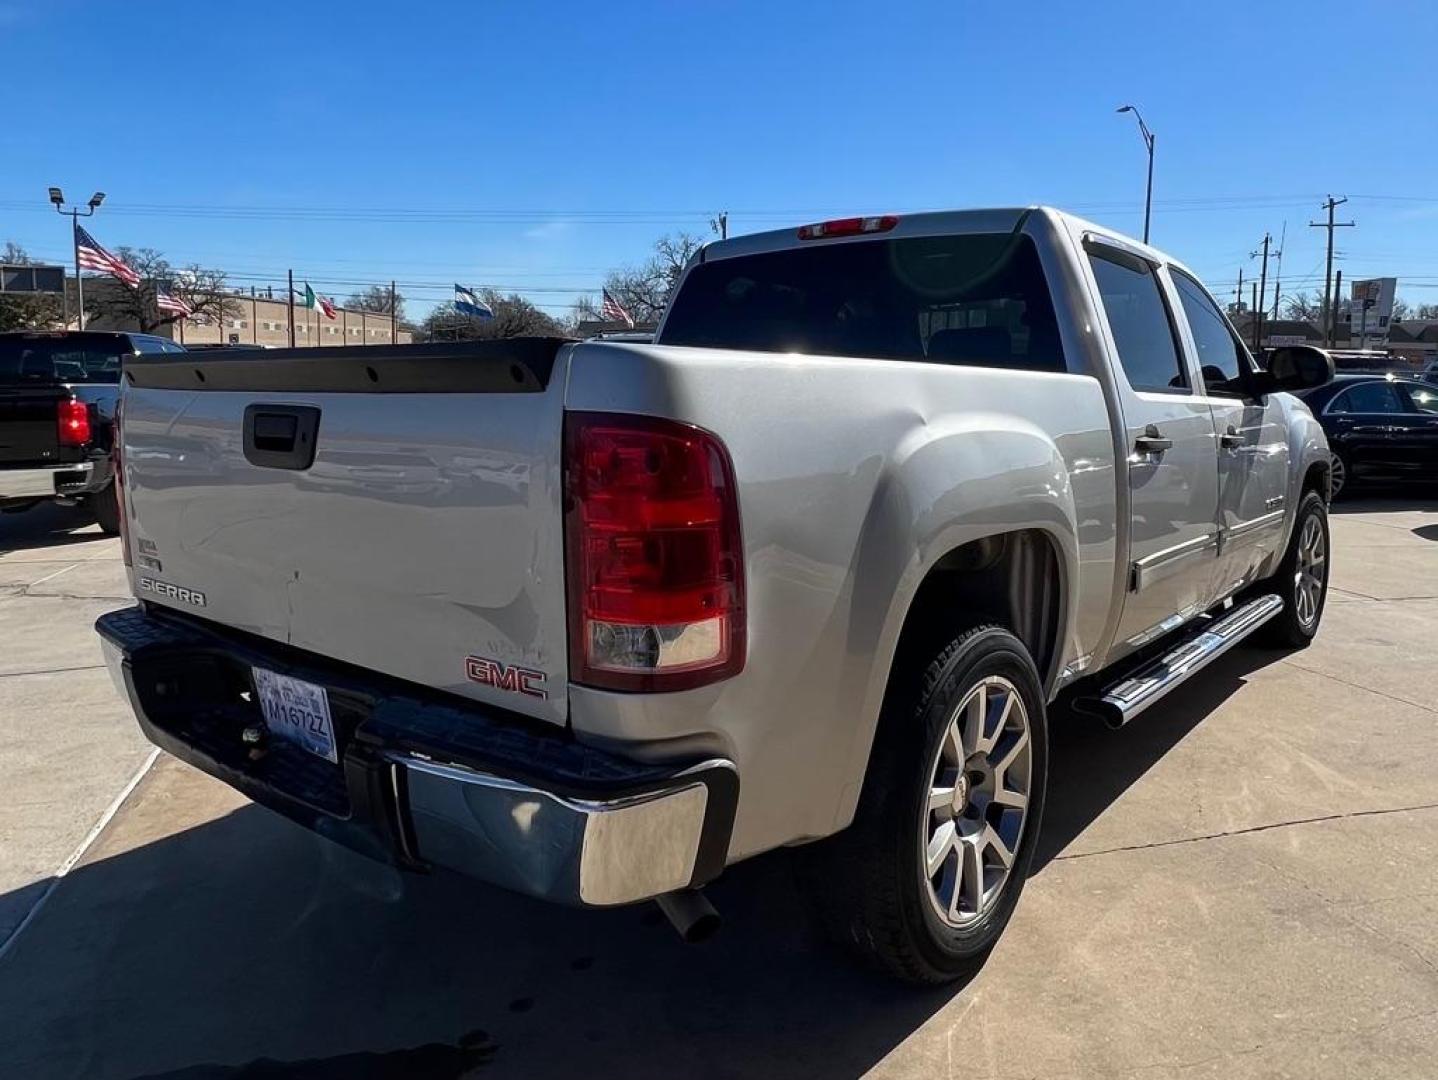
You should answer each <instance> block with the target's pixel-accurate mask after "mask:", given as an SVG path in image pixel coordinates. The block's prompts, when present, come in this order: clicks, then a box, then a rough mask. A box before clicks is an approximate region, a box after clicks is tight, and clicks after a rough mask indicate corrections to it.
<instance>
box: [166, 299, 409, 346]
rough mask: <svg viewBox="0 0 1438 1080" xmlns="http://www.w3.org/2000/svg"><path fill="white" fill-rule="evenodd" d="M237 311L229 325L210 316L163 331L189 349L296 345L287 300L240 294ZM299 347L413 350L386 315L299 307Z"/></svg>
mask: <svg viewBox="0 0 1438 1080" xmlns="http://www.w3.org/2000/svg"><path fill="white" fill-rule="evenodd" d="M232 299H233V300H234V303H235V307H236V308H237V311H233V312H231V313H229V314H228V315H226V316H225V318H224V320H223V324H222V325H220V324H217V321H216V320H215V319H213V318H209V317H206V316H204V315H196V316H191V317H190V318H186V319H181V320H179V321H178V322H175V323H172V324H171V325H170V326H169V327H168V328H161V329H160V330H159V331H158V333H161V334H164V333H165V332H166V329H168V330H169V336H170V337H173V338H174V339H175V340H176V341H178V342H180V343H182V344H184V345H215V344H231V345H270V346H275V347H278V348H283V347H287V346H288V345H289V343H290V305H289V304H288V303H286V302H285V301H284V300H282V299H278V298H276V297H271V296H265V295H260V294H241V293H236V294H234V296H233V297H232ZM294 319H295V346H296V347H299V348H313V347H316V346H320V347H323V346H327V345H389V344H391V343H395V342H397V343H398V344H401V345H403V344H407V343H408V342H409V341H410V340H411V337H412V335H411V334H410V332H409V331H408V330H405V329H404V328H403V327H398V328H397V327H395V326H393V325H392V324H393V320H392V319H391V318H390V317H389V316H388V315H385V314H378V313H376V312H373V311H351V310H350V309H349V308H342V307H336V308H335V317H334V318H333V319H330V318H327V317H326V316H325V314H324V312H323V311H321V310H320V309H319V308H313V309H310V308H304V307H300V306H298V305H296V307H295V308H294Z"/></svg>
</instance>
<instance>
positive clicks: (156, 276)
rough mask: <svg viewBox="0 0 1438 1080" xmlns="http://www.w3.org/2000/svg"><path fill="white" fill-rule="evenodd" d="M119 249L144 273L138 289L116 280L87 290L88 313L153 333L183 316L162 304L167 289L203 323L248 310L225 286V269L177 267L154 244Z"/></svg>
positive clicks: (137, 269) (230, 317)
mask: <svg viewBox="0 0 1438 1080" xmlns="http://www.w3.org/2000/svg"><path fill="white" fill-rule="evenodd" d="M115 253H116V254H117V255H119V256H120V258H122V259H124V260H125V262H126V263H127V264H128V265H129V266H130V267H131V268H132V269H133V270H134V271H135V273H137V274H139V275H140V285H139V287H138V288H135V289H132V288H129V287H128V286H126V285H124V284H123V283H121V282H118V281H112V282H110V283H108V284H107V285H106V286H105V287H104V288H100V289H96V290H94V293H93V296H92V294H91V293H90V291H89V290H87V292H86V296H85V306H86V314H87V316H88V315H97V316H104V317H105V318H106V319H109V320H110V321H112V322H114V323H117V324H119V325H121V326H128V325H130V324H132V323H133V324H134V325H135V326H136V327H137V328H138V329H139V330H140V332H141V333H144V334H149V333H153V332H154V331H156V330H158V329H160V328H161V327H162V326H169V325H171V324H172V323H175V322H178V321H179V319H180V316H178V315H175V314H173V313H172V312H168V311H161V310H160V309H159V307H157V306H156V304H155V295H156V292H157V291H158V290H159V289H161V288H163V289H164V290H165V291H166V292H168V293H169V294H170V295H171V296H173V297H175V298H176V299H178V300H182V301H184V303H186V304H188V305H189V308H190V311H191V312H192V317H198V319H199V321H201V322H215V323H222V322H223V321H224V320H225V319H232V318H237V317H238V316H239V315H240V314H241V313H242V312H243V311H244V307H243V306H242V305H241V304H240V302H239V300H237V299H236V298H235V297H234V296H232V295H231V294H230V293H229V292H228V291H227V290H226V289H225V275H224V272H223V271H221V270H207V269H205V268H204V267H202V266H198V265H191V266H187V267H182V268H176V267H174V266H171V265H170V263H169V261H168V260H167V259H166V258H165V257H164V256H163V255H161V254H160V253H159V252H158V251H156V250H155V249H154V248H128V247H122V248H117V249H116V252H115Z"/></svg>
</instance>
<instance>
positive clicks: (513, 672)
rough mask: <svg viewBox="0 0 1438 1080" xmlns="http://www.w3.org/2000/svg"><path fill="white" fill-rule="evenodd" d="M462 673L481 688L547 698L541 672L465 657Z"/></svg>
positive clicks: (477, 657) (544, 676)
mask: <svg viewBox="0 0 1438 1080" xmlns="http://www.w3.org/2000/svg"><path fill="white" fill-rule="evenodd" d="M464 673H465V674H466V675H468V676H469V680H470V681H471V682H477V683H479V684H480V685H481V686H492V687H494V688H495V689H496V690H508V691H509V692H510V693H511V694H524V695H526V696H528V697H537V698H548V697H549V691H548V690H546V689H545V688H544V681H545V679H547V678H548V676H547V675H545V674H544V672H542V671H534V670H532V669H530V668H522V667H511V666H509V665H508V664H501V663H500V662H499V661H498V660H491V659H489V657H487V656H466V657H465V658H464Z"/></svg>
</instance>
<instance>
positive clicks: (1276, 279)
mask: <svg viewBox="0 0 1438 1080" xmlns="http://www.w3.org/2000/svg"><path fill="white" fill-rule="evenodd" d="M1287 246H1288V222H1286V221H1285V222H1284V223H1283V231H1282V232H1280V233H1279V234H1278V253H1277V255H1276V258H1277V259H1278V266H1277V268H1276V269H1275V270H1274V271H1273V319H1274V321H1275V322H1277V321H1278V294H1279V291H1280V289H1281V288H1282V285H1281V282H1282V281H1283V249H1284V248H1285V247H1287Z"/></svg>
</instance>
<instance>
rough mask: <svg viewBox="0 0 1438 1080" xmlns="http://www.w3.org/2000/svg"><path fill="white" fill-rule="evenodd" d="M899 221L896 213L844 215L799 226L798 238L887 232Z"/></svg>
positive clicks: (822, 238)
mask: <svg viewBox="0 0 1438 1080" xmlns="http://www.w3.org/2000/svg"><path fill="white" fill-rule="evenodd" d="M898 223H899V217H898V215H897V214H883V215H881V216H879V217H846V218H836V219H835V220H833V221H820V222H816V223H815V224H813V225H801V226H800V227H799V239H800V240H827V239H829V238H830V237H831V236H861V235H863V234H864V233H879V232H888V231H889V230H890V229H892V228H893V227H894V226H895V225H897V224H898Z"/></svg>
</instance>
